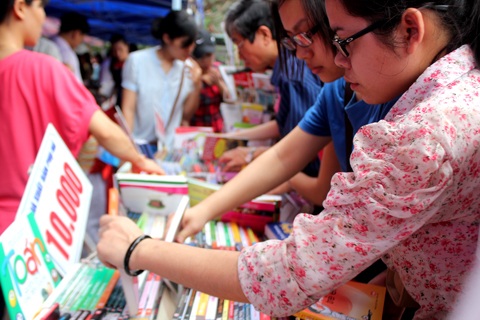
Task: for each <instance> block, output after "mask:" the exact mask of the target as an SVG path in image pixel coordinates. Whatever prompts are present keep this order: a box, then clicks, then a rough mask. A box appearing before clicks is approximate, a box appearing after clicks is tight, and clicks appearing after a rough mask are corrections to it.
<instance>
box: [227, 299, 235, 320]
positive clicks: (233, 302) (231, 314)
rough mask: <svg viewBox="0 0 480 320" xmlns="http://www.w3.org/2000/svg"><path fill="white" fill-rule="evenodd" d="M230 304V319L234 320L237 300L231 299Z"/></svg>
mask: <svg viewBox="0 0 480 320" xmlns="http://www.w3.org/2000/svg"><path fill="white" fill-rule="evenodd" d="M229 303H230V305H229V306H228V320H233V318H234V316H235V301H229Z"/></svg>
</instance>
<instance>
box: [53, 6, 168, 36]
mask: <svg viewBox="0 0 480 320" xmlns="http://www.w3.org/2000/svg"><path fill="white" fill-rule="evenodd" d="M170 10H171V0H115V1H111V0H50V2H49V3H48V5H47V6H46V7H45V11H46V12H47V15H48V16H50V17H57V18H60V17H61V16H62V14H64V13H66V12H71V11H74V12H77V13H80V14H83V15H84V16H86V17H87V18H88V23H89V24H90V28H91V31H90V33H89V35H91V36H94V37H97V38H100V39H103V40H109V39H110V37H111V36H112V34H114V33H120V34H123V35H124V36H125V37H126V38H127V41H129V42H134V43H141V44H149V45H153V44H158V40H157V39H155V38H153V37H152V35H151V33H150V26H151V24H152V22H153V20H155V19H156V18H158V17H164V16H165V15H167V14H168V13H169V12H170Z"/></svg>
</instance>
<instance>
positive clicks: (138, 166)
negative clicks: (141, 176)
mask: <svg viewBox="0 0 480 320" xmlns="http://www.w3.org/2000/svg"><path fill="white" fill-rule="evenodd" d="M132 171H133V173H140V172H146V173H154V174H161V175H164V174H165V171H163V169H162V168H160V166H159V165H158V164H156V163H155V161H153V160H152V159H147V157H145V156H144V155H142V156H141V159H140V161H137V162H136V163H132Z"/></svg>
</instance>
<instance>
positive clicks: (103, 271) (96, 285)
mask: <svg viewBox="0 0 480 320" xmlns="http://www.w3.org/2000/svg"><path fill="white" fill-rule="evenodd" d="M107 275H108V269H107V268H99V269H98V270H97V276H96V278H94V279H93V284H92V286H91V288H90V290H89V291H88V294H87V297H86V298H85V300H84V301H83V303H82V304H81V305H80V309H84V310H91V309H89V306H90V304H91V303H92V301H93V299H94V297H95V296H96V294H97V292H98V290H99V289H100V287H101V286H102V284H103V282H104V281H105V278H106V276H107Z"/></svg>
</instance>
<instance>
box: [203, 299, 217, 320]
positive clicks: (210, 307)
mask: <svg viewBox="0 0 480 320" xmlns="http://www.w3.org/2000/svg"><path fill="white" fill-rule="evenodd" d="M217 306H218V298H217V297H214V296H209V297H208V304H207V311H206V312H205V320H215V318H216V315H217Z"/></svg>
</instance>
